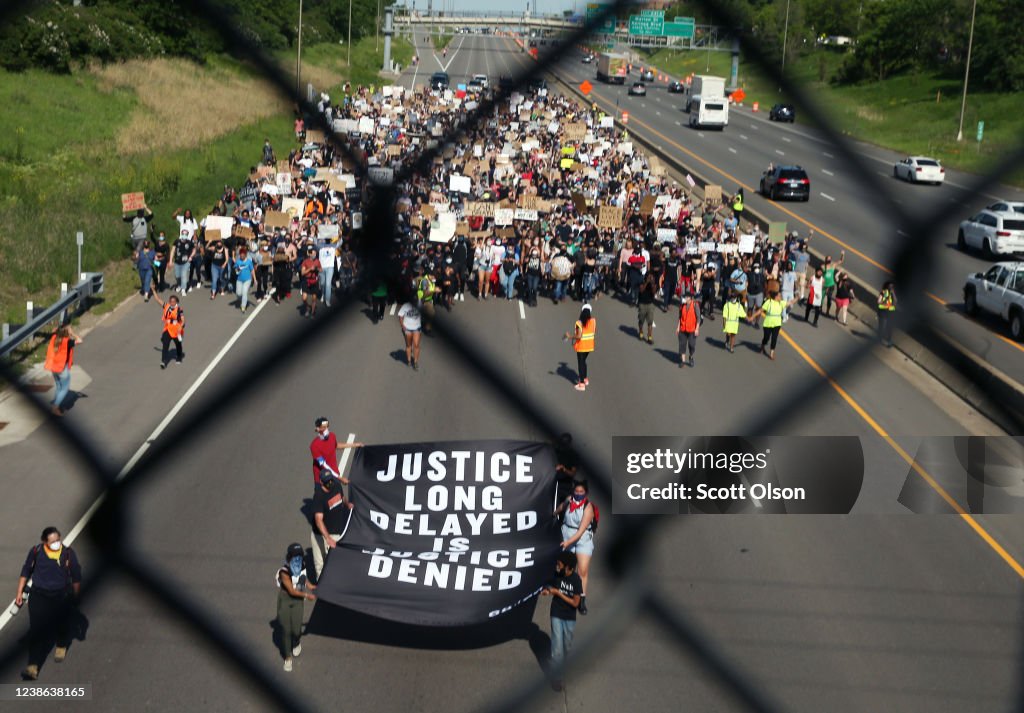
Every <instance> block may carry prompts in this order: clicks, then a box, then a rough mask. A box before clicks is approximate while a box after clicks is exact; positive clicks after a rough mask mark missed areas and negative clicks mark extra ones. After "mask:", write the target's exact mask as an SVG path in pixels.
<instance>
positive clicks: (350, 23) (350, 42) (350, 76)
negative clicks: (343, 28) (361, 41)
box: [346, 0, 352, 80]
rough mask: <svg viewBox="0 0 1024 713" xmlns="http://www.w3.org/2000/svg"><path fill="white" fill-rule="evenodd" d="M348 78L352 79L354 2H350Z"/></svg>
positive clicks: (350, 0) (349, 0)
mask: <svg viewBox="0 0 1024 713" xmlns="http://www.w3.org/2000/svg"><path fill="white" fill-rule="evenodd" d="M346 62H347V64H348V76H349V79H350V80H351V79H352V0H348V60H346Z"/></svg>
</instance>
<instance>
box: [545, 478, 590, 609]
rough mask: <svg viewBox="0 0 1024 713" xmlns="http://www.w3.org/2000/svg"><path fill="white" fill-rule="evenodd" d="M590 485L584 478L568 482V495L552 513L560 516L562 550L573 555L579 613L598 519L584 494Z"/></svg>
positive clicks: (581, 607)
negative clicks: (578, 581)
mask: <svg viewBox="0 0 1024 713" xmlns="http://www.w3.org/2000/svg"><path fill="white" fill-rule="evenodd" d="M589 493H590V486H588V485H587V481H586V480H575V481H573V484H572V495H570V496H569V497H568V498H566V499H565V500H564V501H563V502H562V504H561V505H559V506H558V509H557V510H555V516H556V517H561V518H562V544H561V548H562V550H563V551H565V552H572V553H574V554H575V555H576V560H577V565H578V566H577V571H578V572H579V575H580V579H581V580H582V581H583V591H582V592H581V593H580V605H579V611H580V614H583V615H586V613H587V579H588V577H589V575H590V558H591V557H593V556H594V535H595V534H596V533H597V526H598V524H599V523H600V521H601V515H600V511H599V510H598V509H597V506H596V505H594V504H593V503H592V502H590V499H589V498H588V497H587V496H588V494H589Z"/></svg>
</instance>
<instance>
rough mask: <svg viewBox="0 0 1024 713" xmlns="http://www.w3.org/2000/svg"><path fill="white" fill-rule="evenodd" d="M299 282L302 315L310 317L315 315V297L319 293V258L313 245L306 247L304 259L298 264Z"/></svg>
mask: <svg viewBox="0 0 1024 713" xmlns="http://www.w3.org/2000/svg"><path fill="white" fill-rule="evenodd" d="M299 282H300V283H301V285H302V290H301V292H302V306H303V309H304V312H305V314H304V315H303V316H305V317H309V318H310V319H312V318H313V317H315V316H316V299H317V296H318V295H319V293H320V259H319V258H318V257H317V254H316V249H315V248H314V247H313V246H310V247H309V248H307V249H306V259H305V260H303V261H302V264H301V265H300V266H299Z"/></svg>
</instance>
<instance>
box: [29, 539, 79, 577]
mask: <svg viewBox="0 0 1024 713" xmlns="http://www.w3.org/2000/svg"><path fill="white" fill-rule="evenodd" d="M42 551H43V546H42V545H36V546H35V547H33V548H32V569H31V570H29V573H28V576H29V578H30V579H31V577H32V575H33V574H35V573H36V563H37V562H38V561H39V553H40V552H42ZM44 554H45V553H44ZM60 559H61V560H64V572H65V574H67V576H68V581H67V586H68V587H70V586H71V547H70V545H65V546H64V550H63V551H62V552H61V553H60ZM57 564H58V566H59V565H60V564H61V562H60V560H57Z"/></svg>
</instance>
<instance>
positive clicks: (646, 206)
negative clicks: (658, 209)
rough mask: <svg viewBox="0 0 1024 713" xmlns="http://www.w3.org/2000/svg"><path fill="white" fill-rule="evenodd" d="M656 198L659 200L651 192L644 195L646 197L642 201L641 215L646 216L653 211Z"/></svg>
mask: <svg viewBox="0 0 1024 713" xmlns="http://www.w3.org/2000/svg"><path fill="white" fill-rule="evenodd" d="M656 200H658V199H657V197H656V196H653V195H650V194H648V195H646V196H644V199H643V200H642V201H641V202H640V215H642V216H644V217H645V218H646V217H647V216H649V215H650V214H651V213H653V212H654V205H655V201H656Z"/></svg>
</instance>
